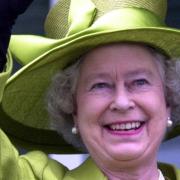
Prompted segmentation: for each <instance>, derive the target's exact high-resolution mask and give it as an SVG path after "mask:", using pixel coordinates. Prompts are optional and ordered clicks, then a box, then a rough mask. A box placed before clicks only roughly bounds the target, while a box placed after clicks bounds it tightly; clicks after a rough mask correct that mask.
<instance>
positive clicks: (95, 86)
mask: <svg viewBox="0 0 180 180" xmlns="http://www.w3.org/2000/svg"><path fill="white" fill-rule="evenodd" d="M111 87H112V85H111V84H109V83H106V82H99V83H95V84H93V85H92V87H91V90H95V89H97V90H98V89H109V88H111Z"/></svg>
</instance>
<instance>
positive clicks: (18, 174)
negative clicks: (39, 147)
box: [0, 130, 68, 180]
mask: <svg viewBox="0 0 180 180" xmlns="http://www.w3.org/2000/svg"><path fill="white" fill-rule="evenodd" d="M0 164H1V166H0V172H1V173H0V179H8V180H24V179H31V180H35V179H39V180H41V179H43V180H49V179H52V180H62V179H63V178H64V176H65V173H66V172H67V171H68V170H67V168H66V167H65V166H63V165H62V164H60V163H59V162H57V161H55V160H53V159H51V158H49V157H48V155H47V154H45V153H43V152H42V151H32V152H29V153H27V154H25V155H19V153H18V151H17V149H16V148H15V147H14V146H13V145H12V143H11V142H10V140H9V139H8V137H7V136H6V134H4V132H3V131H2V130H0Z"/></svg>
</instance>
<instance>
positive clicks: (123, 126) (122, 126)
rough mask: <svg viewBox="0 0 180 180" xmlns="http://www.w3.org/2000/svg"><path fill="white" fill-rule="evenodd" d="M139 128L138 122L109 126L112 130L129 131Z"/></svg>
mask: <svg viewBox="0 0 180 180" xmlns="http://www.w3.org/2000/svg"><path fill="white" fill-rule="evenodd" d="M140 126H141V123H140V122H132V123H130V122H128V123H122V124H112V125H110V126H109V127H110V129H112V130H131V129H137V128H139V127H140Z"/></svg>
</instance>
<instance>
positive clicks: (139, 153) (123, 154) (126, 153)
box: [107, 145, 153, 161]
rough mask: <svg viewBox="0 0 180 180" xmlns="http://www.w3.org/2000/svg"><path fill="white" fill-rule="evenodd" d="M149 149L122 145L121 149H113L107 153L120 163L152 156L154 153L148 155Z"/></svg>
mask: <svg viewBox="0 0 180 180" xmlns="http://www.w3.org/2000/svg"><path fill="white" fill-rule="evenodd" d="M147 151H148V150H147V148H146V147H143V146H138V147H137V146H128V145H124V146H123V145H121V146H120V147H118V148H117V147H116V148H112V149H109V150H108V151H107V153H108V154H109V155H110V156H111V157H112V158H113V159H116V160H119V161H134V160H138V159H143V158H144V159H145V157H146V156H148V154H149V157H150V156H152V154H153V153H150V152H149V153H148V152H147Z"/></svg>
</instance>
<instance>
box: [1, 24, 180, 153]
mask: <svg viewBox="0 0 180 180" xmlns="http://www.w3.org/2000/svg"><path fill="white" fill-rule="evenodd" d="M34 38H36V37H34ZM115 42H139V43H145V44H149V45H151V46H153V47H155V48H158V49H160V50H161V51H162V52H164V53H165V54H167V55H168V56H170V57H179V56H180V46H179V45H178V44H179V43H180V31H178V30H176V29H172V28H157V27H156V28H136V29H129V30H127V29H126V30H121V31H113V32H112V31H108V32H106V31H104V32H101V33H91V34H88V35H83V32H82V34H81V33H80V34H78V35H77V36H74V38H72V39H71V40H70V39H67V40H62V41H61V40H59V41H57V42H56V43H55V46H54V47H53V48H50V49H49V50H46V51H45V52H43V53H42V54H40V55H39V56H38V57H37V58H35V59H34V60H33V61H32V62H30V63H28V64H27V65H25V66H24V67H23V68H21V69H20V70H19V71H18V72H17V73H15V74H14V75H13V76H11V78H10V79H9V81H8V83H7V85H6V88H5V92H4V96H3V100H2V105H1V108H0V115H1V117H3V118H4V120H3V124H4V125H3V127H4V129H5V131H6V132H7V133H8V134H9V135H10V136H11V137H12V138H13V139H14V140H15V143H16V144H20V145H25V147H26V148H28V149H34V148H39V149H43V150H46V151H48V152H51V153H54V152H60V153H66V154H67V153H76V152H78V151H77V150H75V149H74V148H73V147H72V146H71V145H69V144H67V143H66V142H65V141H64V140H63V138H62V137H60V136H59V135H57V133H56V132H55V131H54V130H53V129H52V128H51V127H50V120H49V117H48V113H47V110H46V105H45V97H46V93H47V91H48V88H49V86H50V83H51V80H52V77H53V76H54V75H55V74H56V73H57V72H58V71H60V70H62V69H64V68H66V67H67V66H69V65H70V64H72V63H73V62H75V61H76V60H77V58H78V57H79V56H81V55H82V54H84V53H86V52H87V51H89V50H91V49H92V48H95V47H96V46H99V45H103V44H107V43H115ZM31 45H32V47H33V46H35V45H33V44H31ZM21 47H22V45H21V46H20V47H19V48H21ZM19 51H20V49H19ZM23 51H26V49H25V46H23ZM29 53H31V52H29ZM16 56H17V55H16ZM179 134H180V127H179V126H177V127H176V128H174V129H173V130H172V131H171V132H170V133H169V135H168V136H167V137H168V138H173V137H175V136H178V135H179ZM168 138H167V139H168Z"/></svg>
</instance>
